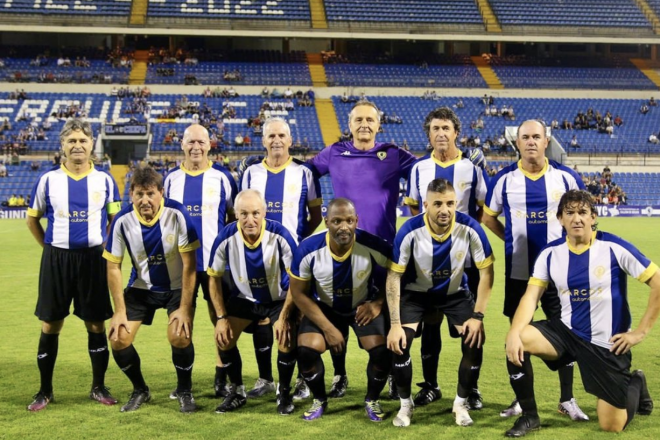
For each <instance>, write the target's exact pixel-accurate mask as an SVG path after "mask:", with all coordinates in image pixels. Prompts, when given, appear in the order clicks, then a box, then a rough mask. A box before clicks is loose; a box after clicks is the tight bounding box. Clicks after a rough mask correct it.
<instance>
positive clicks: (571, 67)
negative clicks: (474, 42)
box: [488, 55, 657, 90]
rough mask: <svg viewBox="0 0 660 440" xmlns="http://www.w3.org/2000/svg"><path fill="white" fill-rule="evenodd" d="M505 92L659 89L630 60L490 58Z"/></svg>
mask: <svg viewBox="0 0 660 440" xmlns="http://www.w3.org/2000/svg"><path fill="white" fill-rule="evenodd" d="M488 59H489V61H490V64H491V66H492V68H493V70H494V71H495V73H496V74H497V76H498V78H499V79H500V81H501V82H502V84H504V86H505V87H506V88H536V89H601V90H618V89H624V90H635V89H638V90H656V89H657V86H656V85H655V84H653V82H652V81H651V80H650V79H648V77H646V75H644V74H643V73H642V72H641V71H640V70H639V69H638V68H637V67H635V66H634V65H633V64H632V63H631V62H630V61H629V60H628V59H617V58H614V59H611V60H609V61H608V60H605V59H598V60H594V59H590V58H585V57H580V58H557V57H554V58H552V59H540V58H529V57H524V56H520V57H519V56H509V57H498V56H490V55H489V56H488Z"/></svg>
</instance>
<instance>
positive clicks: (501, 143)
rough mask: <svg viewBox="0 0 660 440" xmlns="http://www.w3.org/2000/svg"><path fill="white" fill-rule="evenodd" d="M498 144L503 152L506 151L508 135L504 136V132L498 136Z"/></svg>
mask: <svg viewBox="0 0 660 440" xmlns="http://www.w3.org/2000/svg"><path fill="white" fill-rule="evenodd" d="M497 146H498V147H499V149H500V153H501V154H503V153H505V152H506V137H504V134H503V133H502V134H500V136H499V137H498V138H497Z"/></svg>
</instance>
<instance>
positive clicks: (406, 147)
mask: <svg viewBox="0 0 660 440" xmlns="http://www.w3.org/2000/svg"><path fill="white" fill-rule="evenodd" d="M392 143H393V144H394V142H392ZM401 148H403V149H404V150H406V151H410V146H409V145H408V141H407V140H406V139H404V140H403V143H402V144H401Z"/></svg>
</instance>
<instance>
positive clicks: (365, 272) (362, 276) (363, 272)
mask: <svg viewBox="0 0 660 440" xmlns="http://www.w3.org/2000/svg"><path fill="white" fill-rule="evenodd" d="M368 274H369V271H368V270H366V269H363V270H360V271H358V273H357V279H358V280H363V279H365V278H366V277H367V275H368Z"/></svg>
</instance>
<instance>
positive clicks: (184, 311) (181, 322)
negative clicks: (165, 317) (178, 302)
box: [167, 306, 192, 339]
mask: <svg viewBox="0 0 660 440" xmlns="http://www.w3.org/2000/svg"><path fill="white" fill-rule="evenodd" d="M175 321H176V324H175V325H176V329H175V331H176V335H177V336H181V331H182V330H183V334H184V335H185V336H186V339H190V333H192V319H191V313H190V309H189V308H187V307H183V306H181V307H179V308H178V309H176V310H175V311H174V312H172V313H171V314H170V320H169V322H168V323H167V325H172V323H174V322H175Z"/></svg>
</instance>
